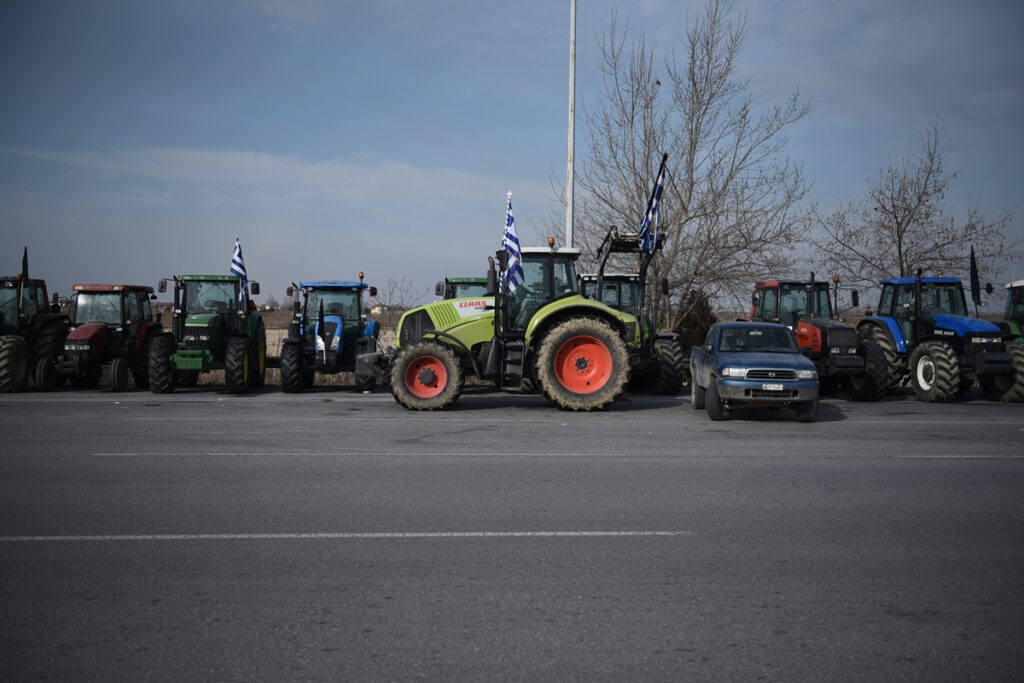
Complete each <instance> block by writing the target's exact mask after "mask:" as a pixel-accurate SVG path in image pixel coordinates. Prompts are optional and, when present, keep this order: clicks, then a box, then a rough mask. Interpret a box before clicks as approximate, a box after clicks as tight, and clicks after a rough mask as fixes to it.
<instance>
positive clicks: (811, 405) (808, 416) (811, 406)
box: [796, 400, 818, 422]
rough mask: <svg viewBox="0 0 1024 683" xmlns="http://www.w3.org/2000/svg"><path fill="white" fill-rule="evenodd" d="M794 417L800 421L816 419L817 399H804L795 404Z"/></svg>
mask: <svg viewBox="0 0 1024 683" xmlns="http://www.w3.org/2000/svg"><path fill="white" fill-rule="evenodd" d="M796 419H797V420H798V421H800V422H814V421H815V420H816V419H818V401H817V400H814V401H804V402H803V403H801V404H800V405H798V406H796Z"/></svg>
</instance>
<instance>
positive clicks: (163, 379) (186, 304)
mask: <svg viewBox="0 0 1024 683" xmlns="http://www.w3.org/2000/svg"><path fill="white" fill-rule="evenodd" d="M173 281H174V308H173V312H172V320H171V331H170V332H169V333H165V334H161V335H158V336H156V337H154V338H153V340H152V342H151V343H150V347H149V386H150V388H151V389H152V390H153V392H154V393H158V394H164V393H168V392H171V391H174V389H175V388H176V387H193V386H195V385H196V383H197V381H198V379H199V373H201V372H210V371H211V370H223V371H224V380H225V383H226V384H227V390H228V392H230V393H232V394H241V393H244V392H246V391H248V390H249V389H258V388H259V387H262V386H263V383H264V381H265V378H266V370H267V333H266V328H265V326H264V323H263V318H262V317H261V316H260V314H259V311H258V310H256V306H255V305H253V304H252V303H251V302H249V300H248V296H243V294H244V293H245V291H244V289H245V287H246V284H245V283H243V282H242V280H241V278H239V277H238V276H237V275H178V276H175V277H174V278H173ZM249 286H250V287H251V292H252V294H253V295H256V294H259V293H260V286H259V283H258V282H250V283H249ZM158 290H159V291H160V292H166V291H167V280H166V279H163V280H160V284H159V287H158Z"/></svg>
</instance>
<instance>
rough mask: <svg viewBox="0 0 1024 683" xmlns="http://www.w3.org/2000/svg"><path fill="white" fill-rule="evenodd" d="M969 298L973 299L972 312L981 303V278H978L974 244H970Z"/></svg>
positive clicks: (975, 310) (976, 310)
mask: <svg viewBox="0 0 1024 683" xmlns="http://www.w3.org/2000/svg"><path fill="white" fill-rule="evenodd" d="M971 299H973V300H974V312H975V313H977V312H978V306H980V305H981V280H980V279H979V278H978V261H977V260H976V259H975V258H974V245H973V244H972V245H971Z"/></svg>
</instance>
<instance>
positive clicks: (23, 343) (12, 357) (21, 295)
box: [0, 249, 68, 393]
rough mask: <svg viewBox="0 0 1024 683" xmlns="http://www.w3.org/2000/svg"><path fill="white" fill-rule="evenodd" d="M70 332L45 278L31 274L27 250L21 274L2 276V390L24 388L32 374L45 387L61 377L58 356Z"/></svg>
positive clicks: (0, 364)
mask: <svg viewBox="0 0 1024 683" xmlns="http://www.w3.org/2000/svg"><path fill="white" fill-rule="evenodd" d="M67 334H68V317H67V315H65V314H63V313H61V312H60V306H59V305H58V304H57V294H56V293H54V295H53V299H52V302H51V300H50V298H49V297H48V296H47V292H46V281H45V280H34V279H31V278H29V276H28V250H27V249H26V250H25V255H24V256H23V257H22V260H21V274H20V275H14V276H9V277H0V393H7V392H16V391H24V389H25V386H26V384H27V383H28V378H29V375H31V376H32V377H33V378H34V379H35V382H36V385H37V386H38V387H39V388H40V389H42V390H43V391H48V390H50V389H52V388H53V387H55V386H56V385H57V383H58V382H59V381H60V374H59V373H58V372H57V356H58V355H59V354H60V352H61V350H62V349H63V348H64V339H65V337H67Z"/></svg>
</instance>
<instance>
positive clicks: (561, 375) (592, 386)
mask: <svg viewBox="0 0 1024 683" xmlns="http://www.w3.org/2000/svg"><path fill="white" fill-rule="evenodd" d="M611 375H612V353H611V351H609V350H608V346H607V345H605V343H604V342H602V341H601V340H600V339H598V338H596V337H591V336H590V335H582V334H581V335H578V336H575V337H571V338H569V339H567V340H566V341H565V342H564V343H563V344H562V345H561V346H560V347H559V348H558V351H557V352H556V353H555V377H557V378H558V381H559V383H561V385H562V386H563V387H565V388H566V389H568V390H569V391H572V392H574V393H577V394H592V393H594V392H595V391H599V390H600V389H602V388H603V387H604V385H605V384H607V383H608V380H609V378H610V377H611Z"/></svg>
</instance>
